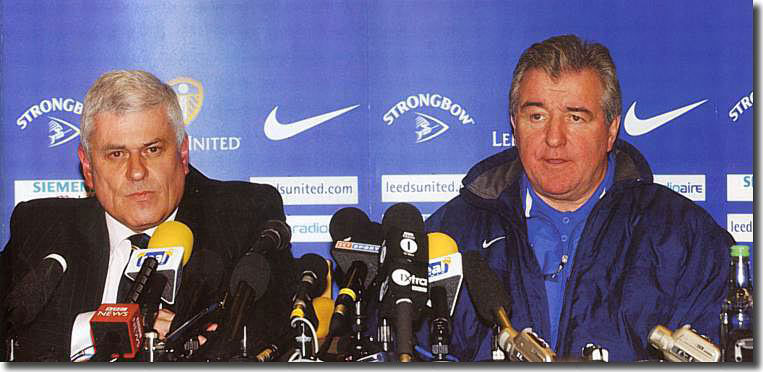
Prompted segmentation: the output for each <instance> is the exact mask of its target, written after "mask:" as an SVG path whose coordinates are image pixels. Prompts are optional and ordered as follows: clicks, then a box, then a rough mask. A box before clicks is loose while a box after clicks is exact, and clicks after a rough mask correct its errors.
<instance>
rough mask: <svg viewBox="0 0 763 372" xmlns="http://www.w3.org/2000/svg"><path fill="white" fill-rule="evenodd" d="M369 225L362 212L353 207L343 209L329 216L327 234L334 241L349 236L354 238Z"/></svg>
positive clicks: (366, 217)
mask: <svg viewBox="0 0 763 372" xmlns="http://www.w3.org/2000/svg"><path fill="white" fill-rule="evenodd" d="M370 223H371V221H370V220H369V219H368V216H367V215H366V213H365V212H363V211H362V210H360V209H358V208H355V207H345V208H342V209H340V210H338V211H337V212H336V213H334V215H333V216H331V221H330V222H329V234H331V239H332V240H334V241H337V240H344V239H345V238H347V237H349V236H352V237H355V235H357V234H358V233H359V232H360V231H362V230H363V229H365V228H366V226H367V225H368V224H370Z"/></svg>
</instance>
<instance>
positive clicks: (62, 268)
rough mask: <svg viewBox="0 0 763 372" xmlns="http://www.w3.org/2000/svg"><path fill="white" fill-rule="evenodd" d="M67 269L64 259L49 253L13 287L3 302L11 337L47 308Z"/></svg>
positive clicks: (56, 254)
mask: <svg viewBox="0 0 763 372" xmlns="http://www.w3.org/2000/svg"><path fill="white" fill-rule="evenodd" d="M67 267H68V265H67V263H66V259H65V258H64V257H63V256H61V255H60V254H58V253H51V254H49V255H47V256H45V257H44V258H43V259H42V261H40V263H38V264H37V266H35V267H34V268H33V269H32V270H30V271H29V272H28V273H26V274H25V275H24V277H23V278H22V279H21V281H19V282H18V284H16V285H15V286H13V288H12V289H11V291H10V293H8V295H7V297H6V298H5V299H4V300H3V303H4V304H5V306H6V308H7V313H6V317H7V318H6V319H7V321H8V323H10V334H11V335H13V334H14V333H15V331H16V330H18V329H19V328H21V327H24V326H26V325H27V324H29V323H31V322H32V321H33V320H34V319H35V318H36V317H37V315H38V314H39V313H40V312H41V311H42V309H43V308H44V307H45V305H47V303H48V302H49V301H50V299H51V297H53V293H54V292H55V291H56V289H57V288H58V285H59V284H60V283H61V280H62V279H63V278H64V274H65V273H66V269H67Z"/></svg>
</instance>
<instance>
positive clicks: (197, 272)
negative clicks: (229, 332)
mask: <svg viewBox="0 0 763 372" xmlns="http://www.w3.org/2000/svg"><path fill="white" fill-rule="evenodd" d="M223 276H224V265H223V260H222V258H221V257H220V255H219V254H218V253H217V252H215V251H213V250H209V249H203V250H196V251H194V252H193V254H192V255H191V258H190V260H189V261H188V265H186V267H185V269H184V272H183V278H182V282H181V286H180V292H179V298H178V301H177V307H176V310H177V311H176V315H175V317H174V318H173V320H172V326H171V327H170V329H171V330H172V332H171V333H170V334H168V335H167V338H166V343H167V345H171V344H173V343H174V342H175V341H176V340H183V339H184V337H183V336H185V335H186V334H188V331H190V330H193V329H195V327H196V326H197V325H198V324H199V323H200V322H201V320H202V319H204V318H205V315H209V314H210V313H211V312H212V311H214V310H216V309H217V306H216V305H217V304H218V303H217V302H215V303H213V304H210V302H212V301H213V300H212V299H214V298H215V295H216V293H217V289H218V288H220V284H222V281H223ZM201 306H205V307H204V308H203V309H201V311H200V312H199V311H198V310H199V308H200V307H201ZM210 307H212V308H211V309H210ZM199 314H201V315H199ZM191 320H193V322H191ZM181 324H182V325H181ZM173 346H175V345H173Z"/></svg>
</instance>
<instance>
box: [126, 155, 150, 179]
mask: <svg viewBox="0 0 763 372" xmlns="http://www.w3.org/2000/svg"><path fill="white" fill-rule="evenodd" d="M147 171H148V170H147V169H146V164H145V159H144V158H143V157H142V156H140V154H133V155H131V156H130V158H129V160H128V162H127V177H128V178H129V179H131V180H133V181H140V180H142V179H143V178H145V177H146V173H147Z"/></svg>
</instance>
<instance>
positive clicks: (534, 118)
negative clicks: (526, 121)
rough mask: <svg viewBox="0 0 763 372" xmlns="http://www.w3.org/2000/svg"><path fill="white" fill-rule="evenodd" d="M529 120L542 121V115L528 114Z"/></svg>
mask: <svg viewBox="0 0 763 372" xmlns="http://www.w3.org/2000/svg"><path fill="white" fill-rule="evenodd" d="M530 119H531V120H534V121H538V120H543V114H541V113H534V114H530Z"/></svg>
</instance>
